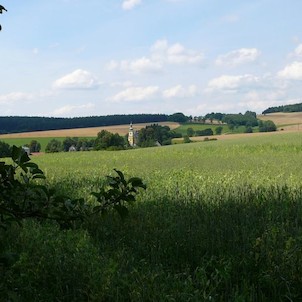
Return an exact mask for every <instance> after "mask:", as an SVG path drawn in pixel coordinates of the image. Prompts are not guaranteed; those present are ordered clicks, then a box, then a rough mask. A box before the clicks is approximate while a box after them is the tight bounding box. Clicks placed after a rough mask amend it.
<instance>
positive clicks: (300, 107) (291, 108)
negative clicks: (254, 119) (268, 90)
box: [262, 103, 302, 114]
mask: <svg viewBox="0 0 302 302" xmlns="http://www.w3.org/2000/svg"><path fill="white" fill-rule="evenodd" d="M274 112H302V103H299V104H293V105H282V106H276V107H269V108H267V109H265V110H264V111H263V112H262V114H267V113H274Z"/></svg>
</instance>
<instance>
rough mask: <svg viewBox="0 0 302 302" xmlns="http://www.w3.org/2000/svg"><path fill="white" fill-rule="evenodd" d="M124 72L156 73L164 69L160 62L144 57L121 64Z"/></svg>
mask: <svg viewBox="0 0 302 302" xmlns="http://www.w3.org/2000/svg"><path fill="white" fill-rule="evenodd" d="M120 68H121V69H122V70H127V71H131V72H139V73H141V72H156V71H160V70H161V69H162V65H161V64H160V63H159V62H156V61H152V60H151V59H149V58H146V57H142V58H140V59H137V60H133V61H122V62H121V63H120Z"/></svg>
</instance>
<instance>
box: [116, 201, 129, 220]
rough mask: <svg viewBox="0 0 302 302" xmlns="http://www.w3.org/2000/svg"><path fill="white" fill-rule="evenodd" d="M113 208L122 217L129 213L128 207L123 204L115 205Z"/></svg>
mask: <svg viewBox="0 0 302 302" xmlns="http://www.w3.org/2000/svg"><path fill="white" fill-rule="evenodd" d="M114 209H115V210H116V211H117V212H118V213H119V215H120V216H121V218H122V219H124V218H126V217H127V216H128V214H129V211H128V209H127V208H126V207H125V206H122V205H120V204H118V205H115V206H114Z"/></svg>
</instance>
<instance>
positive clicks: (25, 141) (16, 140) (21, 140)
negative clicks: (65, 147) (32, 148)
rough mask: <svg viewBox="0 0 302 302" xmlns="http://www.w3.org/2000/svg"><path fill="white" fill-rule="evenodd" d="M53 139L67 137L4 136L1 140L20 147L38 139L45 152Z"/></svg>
mask: <svg viewBox="0 0 302 302" xmlns="http://www.w3.org/2000/svg"><path fill="white" fill-rule="evenodd" d="M85 138H86V139H91V138H92V137H85ZM52 139H56V140H59V141H61V142H63V141H64V139H65V137H33V138H32V137H30V138H3V139H0V141H3V142H5V143H7V144H9V145H10V146H13V145H15V146H18V147H22V146H25V145H29V144H30V142H31V141H32V140H36V141H38V142H39V143H40V144H41V152H45V148H46V146H47V144H48V143H49V142H50V141H51V140H52Z"/></svg>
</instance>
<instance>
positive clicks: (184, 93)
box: [162, 85, 198, 99]
mask: <svg viewBox="0 0 302 302" xmlns="http://www.w3.org/2000/svg"><path fill="white" fill-rule="evenodd" d="M197 93H198V90H197V87H196V86H195V85H190V86H189V87H187V88H185V87H183V86H182V85H177V86H174V87H171V88H169V89H166V90H164V91H163V93H162V95H163V97H164V98H165V99H170V98H189V97H194V96H196V95H197Z"/></svg>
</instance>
